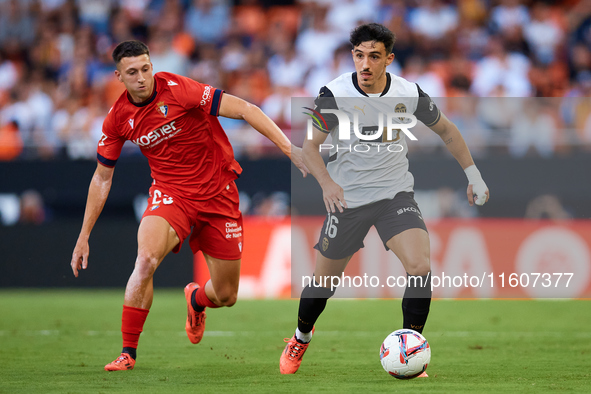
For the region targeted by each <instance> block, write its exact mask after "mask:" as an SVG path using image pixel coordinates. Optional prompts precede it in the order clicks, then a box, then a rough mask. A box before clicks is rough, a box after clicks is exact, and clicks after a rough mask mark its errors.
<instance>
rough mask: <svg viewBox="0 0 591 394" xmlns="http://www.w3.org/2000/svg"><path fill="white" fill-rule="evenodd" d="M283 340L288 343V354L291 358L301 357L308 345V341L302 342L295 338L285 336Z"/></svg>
mask: <svg viewBox="0 0 591 394" xmlns="http://www.w3.org/2000/svg"><path fill="white" fill-rule="evenodd" d="M283 341H284V342H287V343H288V356H289V357H291V358H296V359H297V358H300V357H301V354H302V353H303V351H304V350H305V349H306V347H308V346H307V345H308V344H307V343H305V344H304V343H300V342H298V341H297V339H295V338H284V339H283Z"/></svg>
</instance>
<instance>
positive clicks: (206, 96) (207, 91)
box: [200, 85, 211, 107]
mask: <svg viewBox="0 0 591 394" xmlns="http://www.w3.org/2000/svg"><path fill="white" fill-rule="evenodd" d="M210 99H211V86H209V85H206V86H205V89H203V96H201V103H200V104H201V106H202V107H203V106H204V105H205V104H207V102H208V101H209V100H210Z"/></svg>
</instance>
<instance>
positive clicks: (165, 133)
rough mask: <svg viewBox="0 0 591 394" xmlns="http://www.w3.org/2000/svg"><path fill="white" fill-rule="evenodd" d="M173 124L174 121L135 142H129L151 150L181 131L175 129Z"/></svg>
mask: <svg viewBox="0 0 591 394" xmlns="http://www.w3.org/2000/svg"><path fill="white" fill-rule="evenodd" d="M175 122H176V120H173V121H172V122H170V123H167V124H165V125H164V126H162V127H159V128H157V129H156V130H152V131H150V132H149V133H148V134H146V135H142V136H141V137H139V138H136V139H135V140H131V142H133V143H134V144H136V145H137V146H141V147H148V148H152V147H154V146H156V145H158V144H159V143H161V142H162V141H164V140H166V139H168V138H171V137H172V136H174V135H176V134H177V133H178V132H180V131H181V130H182V129H177V128H176V127H175V126H174V123H175Z"/></svg>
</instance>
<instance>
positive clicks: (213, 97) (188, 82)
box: [169, 75, 224, 116]
mask: <svg viewBox="0 0 591 394" xmlns="http://www.w3.org/2000/svg"><path fill="white" fill-rule="evenodd" d="M175 78H176V79H178V84H177V85H174V84H171V83H169V87H170V91H171V92H172V94H173V95H174V96H175V98H176V99H177V100H178V102H179V104H181V105H182V106H183V107H184V108H185V109H191V108H199V109H200V110H202V111H203V112H205V113H207V114H209V115H212V116H219V113H220V103H221V101H222V94H223V93H224V91H223V90H221V89H216V88H214V87H213V86H211V85H207V84H204V83H200V82H197V81H194V80H192V79H190V78H187V77H183V76H180V75H175ZM173 82H174V81H173Z"/></svg>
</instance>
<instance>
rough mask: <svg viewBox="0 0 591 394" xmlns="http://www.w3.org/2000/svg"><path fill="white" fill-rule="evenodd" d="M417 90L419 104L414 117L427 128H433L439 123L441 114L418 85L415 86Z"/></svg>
mask: <svg viewBox="0 0 591 394" xmlns="http://www.w3.org/2000/svg"><path fill="white" fill-rule="evenodd" d="M417 89H418V91H419V103H418V105H417V109H416V111H415V113H414V116H416V117H417V119H418V120H420V121H421V122H423V123H424V124H425V126H427V127H431V126H435V124H436V123H437V122H439V119H441V112H440V111H439V108H437V106H436V105H435V103H434V102H433V100H432V99H431V97H429V95H428V94H427V93H425V92H423V90H422V89H421V87H420V86H419V85H417Z"/></svg>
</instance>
